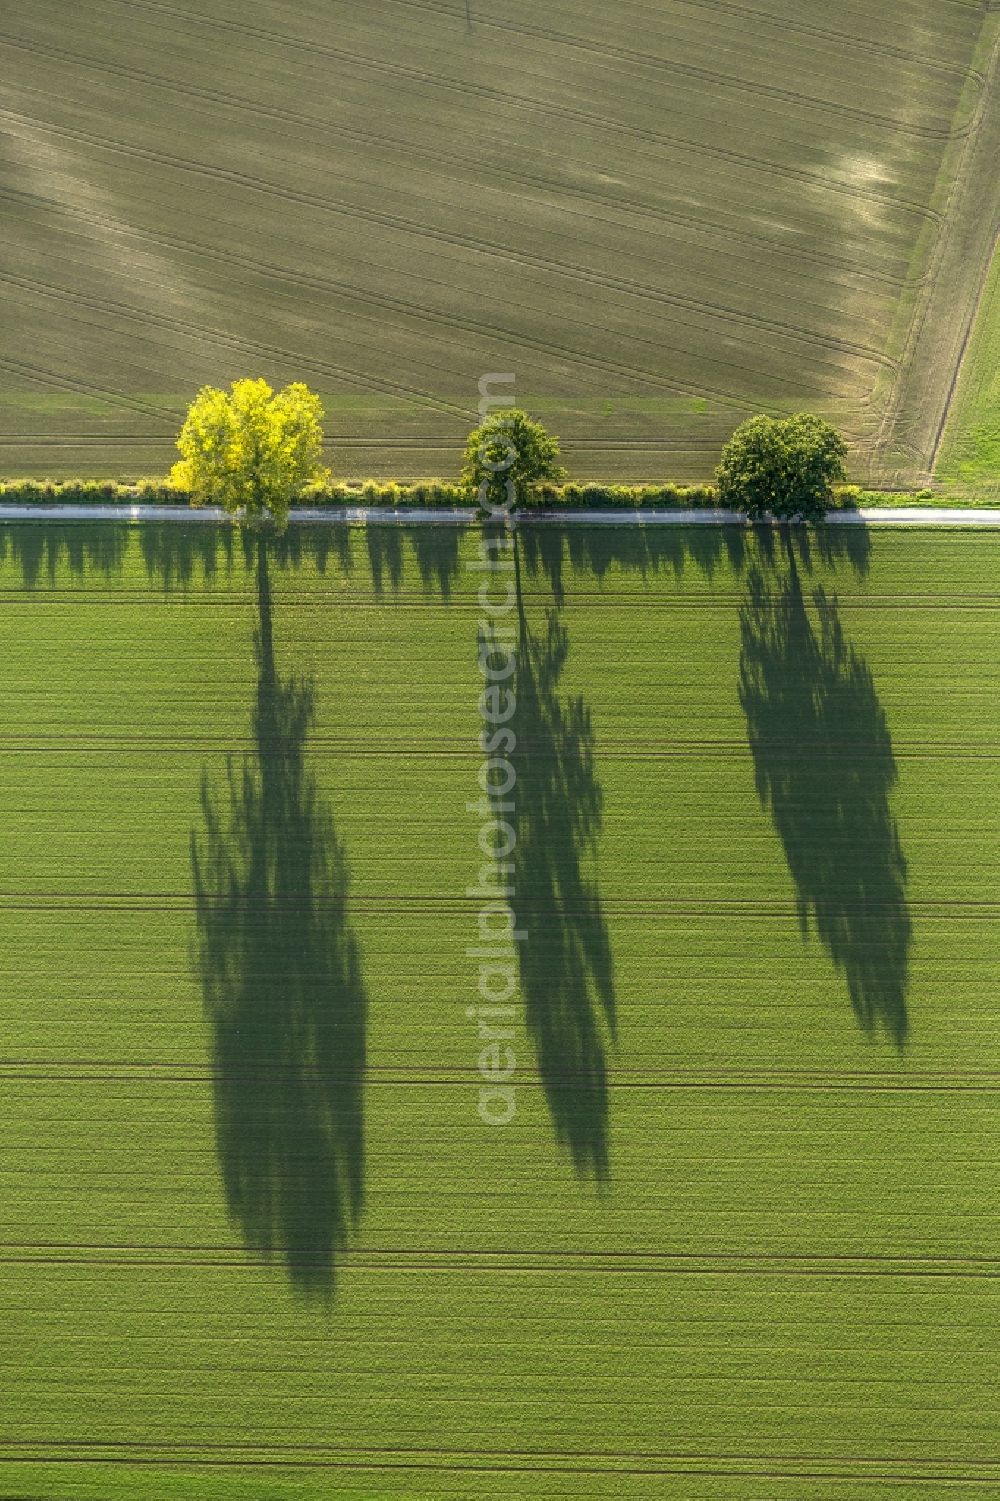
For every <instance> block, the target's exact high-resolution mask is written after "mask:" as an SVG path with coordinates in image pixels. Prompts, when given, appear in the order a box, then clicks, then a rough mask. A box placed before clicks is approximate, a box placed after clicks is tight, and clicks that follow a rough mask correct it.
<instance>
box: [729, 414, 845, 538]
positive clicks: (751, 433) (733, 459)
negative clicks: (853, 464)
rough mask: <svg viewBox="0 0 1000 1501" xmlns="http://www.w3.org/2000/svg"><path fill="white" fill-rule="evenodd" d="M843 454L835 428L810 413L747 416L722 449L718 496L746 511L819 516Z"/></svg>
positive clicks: (840, 476) (841, 473) (839, 476)
mask: <svg viewBox="0 0 1000 1501" xmlns="http://www.w3.org/2000/svg"><path fill="white" fill-rule="evenodd" d="M846 456H847V444H846V443H845V442H844V440H843V438H842V437H841V435H840V434H839V433H838V432H837V429H836V428H835V427H831V426H830V424H829V423H828V422H824V421H823V419H822V417H816V416H814V415H813V414H812V413H811V412H797V413H796V414H795V416H794V417H784V418H780V419H779V418H774V417H766V416H763V415H762V416H758V417H751V418H750V419H749V421H747V422H744V423H741V425H740V426H739V427H738V428H737V429H736V431H735V432H734V433H733V436H732V437H731V438H730V440H729V442H728V443H727V444H726V446H725V448H724V449H723V450H722V462H721V464H720V465H719V467H718V469H717V470H716V471H715V477H716V482H717V484H718V492H719V500H720V502H721V504H722V505H725V506H732V507H733V508H734V509H735V510H738V511H745V512H746V514H747V515H748V516H753V517H759V516H764V515H768V514H770V515H771V516H777V517H778V518H779V519H780V520H782V521H789V520H791V519H792V518H794V517H801V518H802V519H803V520H804V521H822V519H823V516H824V514H825V513H826V511H827V510H828V509H829V506H830V503H831V501H832V499H833V486H834V485H835V484H836V483H837V482H838V481H841V480H844V479H845V478H846V476H847V472H846V470H845V468H844V459H845V458H846Z"/></svg>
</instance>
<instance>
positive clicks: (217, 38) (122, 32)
mask: <svg viewBox="0 0 1000 1501" xmlns="http://www.w3.org/2000/svg"><path fill="white" fill-rule="evenodd" d="M998 37H1000V13H997V12H996V10H995V8H994V9H993V10H992V11H991V10H990V8H988V7H984V6H983V5H982V4H981V3H980V0H897V3H894V4H892V5H891V6H890V5H889V4H887V3H884V0H883V3H879V4H874V5H873V4H871V3H867V0H866V3H862V0H843V3H841V4H839V5H838V6H837V7H836V8H835V11H834V12H833V13H831V8H830V6H829V5H828V4H826V3H824V0H795V3H794V4H791V3H789V0H754V3H749V0H747V3H744V0H726V3H716V0H662V3H658V4H655V5H653V4H649V3H648V0H616V3H615V4H613V5H611V6H608V5H605V4H599V3H597V0H573V3H572V4H571V3H569V0H553V3H551V4H550V5H548V6H547V7H546V8H545V12H544V15H541V14H540V13H539V12H538V9H537V7H536V6H534V5H532V4H530V3H529V0H508V3H506V4H505V5H504V6H503V7H502V8H500V9H498V8H497V7H488V6H485V5H483V4H482V3H480V0H475V3H472V0H469V3H463V0H386V3H384V4H382V5H379V6H369V7H363V6H362V7H359V6H351V7H348V6H345V5H343V4H336V3H335V4H329V3H328V4H324V5H320V4H318V3H317V0H311V3H309V4H305V5H295V6H292V5H290V4H287V3H284V0H281V3H279V0H240V3H239V4H237V3H235V0H205V3H202V4H199V5H198V6H192V5H184V4H181V3H170V0H91V3H89V4H88V5H86V6H81V5H79V4H77V3H73V0H33V3H32V4H31V5H24V6H18V7H14V8H12V9H11V12H10V14H9V15H8V16H7V17H5V20H4V25H3V30H2V33H0V49H2V54H3V64H4V67H3V99H2V101H0V202H2V207H3V215H4V240H3V265H2V268H0V278H2V288H3V295H4V318H3V326H2V331H0V475H3V476H6V477H11V476H14V475H23V474H33V475H35V476H38V477H42V476H45V475H53V476H59V475H62V476H66V475H75V474H100V475H102V476H109V477H115V476H118V475H125V476H133V477H134V476H135V475H136V474H138V473H160V472H162V471H163V470H164V469H165V468H166V466H167V464H168V463H169V461H170V459H171V456H172V455H171V441H172V438H173V436H174V435H175V433H176V431H177V428H178V426H179V422H180V419H181V416H182V413H183V411H184V408H185V406H186V403H187V402H188V401H189V400H190V398H191V396H192V395H193V393H194V391H195V390H196V389H197V388H198V387H199V386H200V385H202V384H203V383H205V382H206V381H211V382H215V383H219V382H223V383H224V382H227V381H229V380H230V379H232V378H234V377H236V376H242V375H257V374H261V375H265V376H267V377H268V378H269V379H271V380H272V381H275V382H281V383H283V382H284V381H286V380H288V379H290V378H294V379H304V380H306V381H308V382H309V384H310V385H312V386H313V387H314V388H316V389H317V390H319V391H320V392H321V393H322V394H323V396H324V399H325V401H326V404H327V408H328V412H329V422H328V428H329V434H330V440H331V441H330V449H331V459H332V462H333V464H334V467H335V469H336V471H337V473H338V475H340V476H341V477H358V476H361V475H375V476H385V475H387V474H395V475H398V476H399V477H404V478H407V477H409V478H412V477H426V476H429V475H435V474H437V475H441V476H442V477H453V476H454V475H455V473H456V472H457V469H458V464H459V453H460V449H461V443H462V439H463V438H464V435H465V433H466V431H467V429H468V427H469V425H470V420H471V418H472V417H473V415H474V414H475V410H476V404H477V401H478V381H479V378H480V376H482V375H483V374H484V373H486V372H488V371H510V372H513V373H514V374H515V375H516V388H515V389H516V395H517V397H518V399H519V401H520V402H521V404H522V405H526V406H529V407H530V408H531V409H532V410H533V411H535V412H536V414H537V415H538V416H540V417H541V418H542V419H543V420H544V421H546V422H547V423H548V424H549V425H550V426H551V427H552V428H553V429H554V430H555V431H557V432H559V433H561V434H562V435H563V437H564V439H565V444H566V454H567V458H568V460H569V463H570V467H571V469H572V471H573V474H574V477H575V478H578V479H588V478H601V479H608V480H609V479H630V480H643V479H650V480H662V479H664V478H671V479H676V480H688V479H705V478H706V477H708V475H709V474H710V472H711V470H712V468H713V466H714V464H715V461H716V458H717V455H718V450H719V447H720V445H721V443H722V441H723V440H724V439H725V437H727V436H728V434H729V433H730V432H731V430H732V428H733V427H734V425H735V424H736V422H737V421H738V420H739V419H740V418H741V417H742V416H744V415H745V414H746V413H747V412H748V411H750V410H753V409H757V408H760V407H764V408H767V409H768V410H772V411H775V412H781V411H785V410H789V409H791V410H794V409H797V408H801V407H803V406H808V407H810V408H814V409H817V410H820V411H822V412H823V413H824V414H826V415H828V416H830V417H831V418H832V419H834V420H836V421H837V422H838V423H839V424H841V425H842V426H843V427H844V428H845V430H846V431H847V432H848V433H849V435H850V437H851V439H852V442H853V444H854V457H853V471H854V477H855V478H856V479H858V480H860V481H867V482H885V483H889V482H903V481H905V482H911V481H923V480H924V479H925V478H926V476H927V473H928V469H929V466H930V464H931V459H932V454H933V450H934V445H935V442H936V439H937V435H938V433H939V430H940V426H941V423H942V421H943V418H944V415H945V413H946V411H947V404H948V399H949V393H950V391H951V387H952V381H953V376H954V373H955V370H956V368H957V363H958V360H959V356H960V352H961V348H962V345H963V341H964V338H965V335H966V332H967V329H968V327H969V324H970V320H971V319H972V316H973V312H974V309H975V306H976V304H977V300H978V298H979V295H980V292H981V288H982V283H983V277H984V275H985V271H986V267H987V266H988V263H989V256H990V247H991V244H992V237H993V235H994V232H995V228H996V223H997V220H998V213H1000V179H998V175H997V173H996V170H995V168H996V161H997V158H998V155H1000V89H998V88H997V86H996V68H997V59H998V57H1000V51H998Z"/></svg>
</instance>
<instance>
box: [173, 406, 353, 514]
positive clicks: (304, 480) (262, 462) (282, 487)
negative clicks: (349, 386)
mask: <svg viewBox="0 0 1000 1501" xmlns="http://www.w3.org/2000/svg"><path fill="white" fill-rule="evenodd" d="M322 418H323V408H322V405H321V404H320V400H319V397H318V396H316V395H315V394H314V393H313V392H312V391H310V390H309V388H308V386H304V385H300V384H294V385H291V386H285V388H284V390H282V391H277V392H275V391H273V390H272V389H271V387H270V386H269V385H268V383H267V381H266V380H237V381H234V382H233V384H232V389H231V390H230V391H228V392H226V391H220V390H218V389H217V388H216V387H214V386H203V387H202V389H201V390H200V391H199V392H198V395H197V396H196V397H195V399H194V401H193V402H192V403H191V406H190V408H189V410H188V414H187V417H186V419H185V421H184V426H183V427H182V428H181V431H180V436H179V437H178V439H177V447H178V448H179V449H180V452H181V455H182V457H181V459H180V462H179V463H177V464H175V465H174V467H173V469H172V470H171V471H170V483H171V484H172V485H176V486H177V488H178V489H181V490H189V491H190V493H191V500H192V503H193V504H194V505H203V504H204V503H205V502H206V501H213V502H215V503H216V504H217V505H221V506H224V507H225V509H226V510H227V511H228V512H229V513H230V515H233V516H235V515H240V516H242V517H243V518H245V519H246V520H247V521H250V522H254V521H260V520H266V519H268V518H270V519H272V520H273V521H274V522H275V524H276V525H277V526H278V527H279V528H281V527H283V526H284V525H285V524H286V522H287V520H288V507H289V506H290V504H291V502H292V501H293V500H294V499H295V498H296V496H298V495H300V494H301V492H302V490H303V488H304V486H306V485H308V484H311V483H315V482H319V481H322V480H326V479H328V478H329V470H326V469H324V468H323V466H322V463H321V457H322V443H323V433H322V429H321V427H320V423H321V421H322Z"/></svg>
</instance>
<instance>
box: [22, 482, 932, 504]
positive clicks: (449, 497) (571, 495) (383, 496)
mask: <svg viewBox="0 0 1000 1501" xmlns="http://www.w3.org/2000/svg"><path fill="white" fill-rule="evenodd" d="M913 498H914V497H912V496H907V495H902V494H900V495H896V496H893V495H890V494H886V493H878V492H869V491H863V490H860V489H859V488H858V487H857V486H856V485H845V486H842V487H841V488H840V489H839V490H837V491H836V504H837V505H838V506H843V507H854V506H858V505H866V504H867V505H877V504H879V503H880V502H881V503H883V504H884V503H886V502H887V501H890V502H891V501H893V500H898V501H904V500H907V499H910V500H912V499H913ZM917 498H919V499H924V498H930V492H929V491H923V492H921V494H920V496H919V497H917ZM189 500H190V497H189V495H188V493H187V492H186V491H184V490H177V489H174V488H173V487H172V486H171V485H168V484H167V483H166V482H165V481H164V480H160V479H140V480H136V481H134V482H133V483H125V482H121V483H114V482H111V481H105V480H84V479H73V480H43V481H38V480H28V479H23V480H9V481H6V482H3V481H0V501H6V502H10V503H20V504H27V505H53V504H62V505H72V504H76V505H80V504H83V505H96V504H112V505H116V504H117V505H134V504H136V502H147V503H156V504H158V505H187V504H188V503H189ZM302 502H303V504H305V505H311V506H326V505H329V506H386V507H398V508H400V509H405V508H407V507H411V508H419V507H421V506H433V507H439V506H440V507H449V508H451V507H455V506H463V507H470V506H473V505H474V504H475V498H474V496H472V495H470V493H469V491H468V490H466V489H464V488H463V487H462V486H461V485H456V484H449V483H447V482H446V481H443V480H428V481H426V482H424V483H421V484H400V483H398V482H396V481H395V480H388V481H386V482H385V483H378V482H376V481H375V480H366V481H365V482H364V483H363V484H360V485H326V486H323V487H319V486H312V487H310V488H309V489H308V490H306V491H305V492H304V494H303V496H302ZM715 504H716V495H715V490H714V488H713V487H712V486H711V485H669V484H668V485H596V484H587V485H577V484H569V485H539V486H538V487H537V489H536V491H535V493H534V495H533V496H532V499H531V500H530V501H529V505H530V506H551V507H559V506H566V507H571V508H574V509H577V510H588V509H591V508H593V509H604V510H612V509H618V510H635V509H636V508H638V507H643V508H648V509H659V510H683V509H685V508H686V507H689V506H712V505H715Z"/></svg>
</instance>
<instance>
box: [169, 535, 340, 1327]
mask: <svg viewBox="0 0 1000 1501" xmlns="http://www.w3.org/2000/svg"><path fill="white" fill-rule="evenodd" d="M269 545H270V544H269V542H268V540H267V539H266V538H264V537H263V536H262V537H259V538H257V539H255V546H256V552H257V560H256V583H257V607H258V623H257V630H256V634H255V640H254V650H255V656H256V662H257V692H256V699H255V703H254V708H253V713H252V735H253V741H254V750H253V752H252V754H250V755H249V756H247V757H246V759H245V760H244V761H243V762H242V764H239V763H234V762H233V761H232V760H230V762H229V763H228V768H227V771H228V793H227V795H226V796H224V797H223V798H222V799H221V800H217V799H216V797H215V795H214V794H213V792H212V790H211V787H210V785H209V781H208V778H207V775H206V776H203V779H202V814H203V823H202V826H201V828H200V829H199V830H198V831H195V832H193V833H192V836H191V866H192V876H193V883H194V894H195V902H196V912H197V924H198V941H197V945H196V964H197V969H198V973H199V977H200V981H201V985H202V992H203V997H204V1004H205V1011H206V1015H207V1017H208V1019H209V1021H210V1022H211V1024H212V1029H213V1078H214V1088H215V1112H216V1137H217V1145H218V1151H219V1158H220V1163H221V1168H222V1176H223V1182H224V1184H225V1191H226V1199H227V1203H228V1207H229V1212H230V1214H231V1216H232V1218H233V1219H234V1220H235V1221H236V1223H237V1224H238V1225H239V1227H240V1230H241V1233H242V1235H243V1238H244V1241H245V1243H246V1244H247V1245H248V1246H249V1247H251V1248H252V1249H253V1250H255V1251H256V1252H257V1253H259V1254H260V1255H261V1256H262V1257H264V1258H265V1259H272V1258H279V1257H280V1258H282V1259H283V1260H284V1263H285V1265H286V1267H287V1271H288V1275H289V1277H290V1279H291V1281H292V1283H293V1285H294V1286H295V1287H296V1288H298V1289H299V1290H300V1291H302V1292H303V1293H306V1294H309V1295H313V1296H321V1297H326V1298H329V1297H330V1296H331V1295H332V1290H333V1284H334V1273H335V1268H336V1262H337V1258H338V1256H339V1254H340V1252H341V1250H342V1249H343V1248H344V1246H345V1244H346V1242H347V1239H348V1235H349V1233H350V1231H351V1229H352V1227H353V1226H354V1225H356V1223H357V1221H358V1219H359V1216H360V1214H361V1209H362V1201H363V1187H364V1155H363V1154H364V1129H363V1103H364V1101H363V1090H364V1081H363V1076H364V1067H365V1030H366V1014H367V998H366V995H365V988H364V983H363V979H362V973H361V959H360V951H359V948H358V944H357V941H356V939H355V937H354V935H353V933H352V930H351V927H350V924H349V921H348V916H347V890H348V871H347V862H346V858H345V854H344V849H343V846H342V844H341V843H340V841H339V840H338V838H337V835H336V831H335V829H334V825H333V820H332V818H331V815H330V812H329V809H328V807H327V806H326V804H325V803H324V801H323V799H322V796H321V794H320V792H319V789H318V787H317V785H316V780H315V776H314V774H313V772H312V770H311V768H310V767H309V764H308V760H307V758H306V755H305V747H306V740H307V736H308V733H309V728H310V726H311V724H312V722H313V716H314V690H313V686H312V684H311V683H310V682H309V681H306V680H304V679H301V678H297V677H293V676H282V675H281V674H280V673H279V672H278V670H277V667H276V665H275V658H274V643H273V637H272V609H271V585H270V575H269V559H268V551H269Z"/></svg>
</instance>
